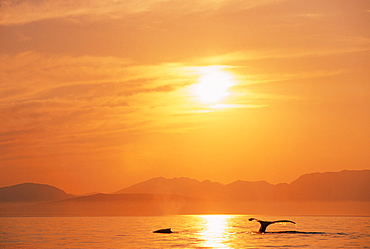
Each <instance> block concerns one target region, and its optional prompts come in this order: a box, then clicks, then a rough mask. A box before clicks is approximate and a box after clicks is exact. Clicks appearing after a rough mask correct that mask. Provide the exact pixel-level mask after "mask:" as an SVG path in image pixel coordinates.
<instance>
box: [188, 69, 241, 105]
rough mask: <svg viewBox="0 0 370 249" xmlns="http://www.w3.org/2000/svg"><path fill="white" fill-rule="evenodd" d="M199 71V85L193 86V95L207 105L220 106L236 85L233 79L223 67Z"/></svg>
mask: <svg viewBox="0 0 370 249" xmlns="http://www.w3.org/2000/svg"><path fill="white" fill-rule="evenodd" d="M198 70H199V73H200V77H199V79H198V83H197V84H194V85H193V86H192V94H193V95H194V96H196V97H197V99H198V100H199V101H200V102H201V103H202V104H205V105H213V104H219V103H220V102H221V101H222V100H224V99H225V98H226V97H227V96H228V95H230V93H229V92H228V89H229V88H230V87H231V86H233V85H234V80H233V77H232V75H231V74H230V73H228V72H227V71H225V70H223V67H221V66H209V67H202V68H200V69H198Z"/></svg>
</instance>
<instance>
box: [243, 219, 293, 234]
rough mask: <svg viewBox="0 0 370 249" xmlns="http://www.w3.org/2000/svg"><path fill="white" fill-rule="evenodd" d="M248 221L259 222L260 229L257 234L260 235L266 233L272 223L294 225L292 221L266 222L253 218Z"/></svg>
mask: <svg viewBox="0 0 370 249" xmlns="http://www.w3.org/2000/svg"><path fill="white" fill-rule="evenodd" d="M249 221H257V222H259V223H260V224H261V227H260V229H259V230H258V232H260V233H265V232H266V228H267V227H268V226H269V225H271V224H274V223H283V222H290V223H293V224H296V223H295V222H294V221H291V220H275V221H266V220H259V219H255V218H250V219H249Z"/></svg>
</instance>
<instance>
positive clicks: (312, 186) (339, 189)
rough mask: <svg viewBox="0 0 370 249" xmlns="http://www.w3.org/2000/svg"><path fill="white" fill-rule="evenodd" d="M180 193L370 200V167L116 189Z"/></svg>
mask: <svg viewBox="0 0 370 249" xmlns="http://www.w3.org/2000/svg"><path fill="white" fill-rule="evenodd" d="M116 193H117V194H123V193H152V194H178V195H183V196H188V197H195V198H202V199H208V200H234V201H235V200H238V201H240V200H244V201H370V195H369V193H370V170H359V171H349V170H345V171H341V172H328V173H312V174H306V175H303V176H301V177H299V178H298V179H297V180H295V181H293V182H292V183H290V184H286V183H281V184H277V185H272V184H270V183H268V182H266V181H258V182H248V181H236V182H233V183H230V184H226V185H224V184H220V183H217V182H210V181H203V182H200V181H197V180H194V179H190V178H173V179H166V178H163V177H158V178H153V179H150V180H148V181H145V182H142V183H138V184H135V185H132V186H130V187H127V188H124V189H121V190H120V191H118V192H116Z"/></svg>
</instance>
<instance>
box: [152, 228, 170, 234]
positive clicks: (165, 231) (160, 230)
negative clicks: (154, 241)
mask: <svg viewBox="0 0 370 249" xmlns="http://www.w3.org/2000/svg"><path fill="white" fill-rule="evenodd" d="M153 233H173V232H172V231H171V228H165V229H159V230H155V231H153Z"/></svg>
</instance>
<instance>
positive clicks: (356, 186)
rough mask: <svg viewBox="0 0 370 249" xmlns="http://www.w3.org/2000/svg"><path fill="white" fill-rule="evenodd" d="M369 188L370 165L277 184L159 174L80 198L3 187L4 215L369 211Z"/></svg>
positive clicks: (38, 188)
mask: <svg viewBox="0 0 370 249" xmlns="http://www.w3.org/2000/svg"><path fill="white" fill-rule="evenodd" d="M368 193H370V170H360V171H348V170H345V171H341V172H327V173H312V174H306V175H303V176H301V177H299V178H298V179H297V180H295V181H293V182H292V183H290V184H287V183H281V184H276V185H273V184H270V183H268V182H266V181H258V182H248V181H236V182H233V183H230V184H221V183H217V182H211V181H197V180H194V179H190V178H184V177H181V178H173V179H166V178H163V177H158V178H153V179H150V180H147V181H144V182H141V183H138V184H135V185H132V186H130V187H128V188H124V189H121V190H120V191H118V192H116V193H113V194H92V195H88V196H79V197H73V196H72V195H69V194H66V193H65V192H64V191H63V190H60V189H58V188H55V187H52V186H48V185H43V184H34V183H24V184H19V185H15V186H10V187H4V188H0V216H4V215H15V216H18V215H56V216H58V215H62V216H63V215H75V216H119V215H171V214H212V213H216V214H220V213H230V214H264V215H265V214H268V215H287V214H288V215H370V195H369V194H368ZM17 202H19V204H17V205H14V203H17ZM9 203H10V204H11V205H12V206H10V205H9ZM25 203H26V204H27V205H24V204H25ZM35 203H36V204H35Z"/></svg>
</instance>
